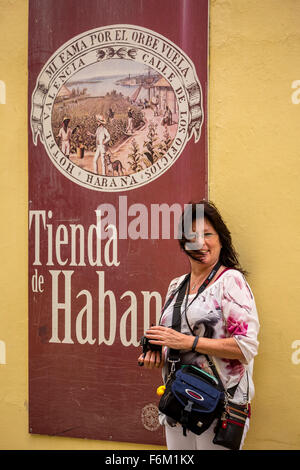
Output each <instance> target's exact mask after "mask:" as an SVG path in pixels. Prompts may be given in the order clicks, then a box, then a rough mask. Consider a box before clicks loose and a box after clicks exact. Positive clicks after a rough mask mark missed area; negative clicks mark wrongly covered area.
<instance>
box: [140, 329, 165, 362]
mask: <svg viewBox="0 0 300 470" xmlns="http://www.w3.org/2000/svg"><path fill="white" fill-rule="evenodd" d="M140 346H142V348H143V356H144V357H145V355H146V353H147V352H148V351H159V352H160V354H161V351H162V347H161V345H160V344H153V343H150V342H149V339H148V338H147V337H146V336H142V338H141V340H140ZM138 364H139V366H143V365H144V363H143V362H139V363H138Z"/></svg>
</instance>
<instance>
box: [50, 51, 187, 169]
mask: <svg viewBox="0 0 300 470" xmlns="http://www.w3.org/2000/svg"><path fill="white" fill-rule="evenodd" d="M177 126H178V104H177V101H176V97H175V93H174V91H173V89H172V87H171V86H170V84H169V83H168V81H167V80H166V79H165V78H164V77H163V76H161V75H160V74H159V73H157V72H156V71H155V70H154V69H151V68H150V67H146V66H145V65H143V64H139V63H136V62H134V61H130V60H126V59H111V60H107V61H105V62H102V63H101V64H100V63H97V64H94V65H92V66H89V67H86V68H85V69H82V70H81V71H80V72H77V73H76V74H75V75H73V76H72V77H71V79H70V80H69V81H67V82H66V83H65V84H64V85H63V86H62V87H61V89H60V91H59V93H58V95H57V97H56V100H55V102H54V107H53V112H52V129H53V134H54V136H55V139H56V142H57V145H58V146H59V147H60V148H61V150H62V152H63V153H64V154H65V155H66V156H67V157H68V158H69V159H70V160H71V161H72V162H73V163H74V164H75V165H77V166H79V167H81V168H83V169H85V170H87V171H90V172H92V173H95V174H99V175H106V176H123V175H130V174H133V173H136V172H138V171H141V170H144V169H146V168H147V167H150V166H151V165H153V164H154V163H155V162H156V161H158V160H159V159H160V158H162V157H163V155H164V154H165V153H166V152H167V150H168V149H169V148H170V146H171V145H172V141H173V139H174V137H175V135H176V132H177Z"/></svg>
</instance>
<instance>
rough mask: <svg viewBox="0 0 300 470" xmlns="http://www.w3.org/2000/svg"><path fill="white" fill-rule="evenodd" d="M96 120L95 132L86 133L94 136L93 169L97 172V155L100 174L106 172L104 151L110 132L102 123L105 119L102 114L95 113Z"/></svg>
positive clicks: (104, 122)
mask: <svg viewBox="0 0 300 470" xmlns="http://www.w3.org/2000/svg"><path fill="white" fill-rule="evenodd" d="M95 117H96V121H97V124H98V127H97V129H96V132H95V134H92V133H91V132H88V135H91V136H93V137H96V146H97V148H96V152H95V156H94V160H93V169H94V173H96V174H98V159H99V157H100V158H101V168H102V172H101V174H102V175H105V174H106V171H105V170H106V168H105V152H106V144H107V143H108V142H109V141H110V134H109V132H108V130H107V129H106V127H104V124H106V121H105V119H104V117H103V116H101V115H99V114H97V115H96V116H95Z"/></svg>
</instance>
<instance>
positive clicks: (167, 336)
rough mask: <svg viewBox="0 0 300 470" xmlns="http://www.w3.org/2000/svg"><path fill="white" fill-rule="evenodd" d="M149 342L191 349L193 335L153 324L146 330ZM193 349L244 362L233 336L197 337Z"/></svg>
mask: <svg viewBox="0 0 300 470" xmlns="http://www.w3.org/2000/svg"><path fill="white" fill-rule="evenodd" d="M146 337H147V338H148V339H149V341H150V343H153V344H154V343H155V344H159V345H161V346H168V347H169V348H172V349H183V350H191V349H192V346H193V343H194V340H195V336H192V335H185V334H183V333H179V332H178V331H176V330H173V329H172V328H166V327H164V326H153V327H151V328H149V330H147V331H146ZM195 351H197V352H198V353H200V354H207V355H209V356H216V357H222V358H224V359H237V360H239V361H240V362H243V363H244V362H246V360H245V357H244V355H243V353H242V351H241V349H240V347H239V345H238V344H237V342H236V340H235V339H234V338H218V339H214V338H203V337H199V339H198V342H197V345H196V348H195Z"/></svg>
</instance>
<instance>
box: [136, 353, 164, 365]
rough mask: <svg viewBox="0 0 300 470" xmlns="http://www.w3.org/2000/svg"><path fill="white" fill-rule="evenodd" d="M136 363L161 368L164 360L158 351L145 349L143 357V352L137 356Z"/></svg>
mask: <svg viewBox="0 0 300 470" xmlns="http://www.w3.org/2000/svg"><path fill="white" fill-rule="evenodd" d="M138 363H139V364H141V363H143V364H144V367H145V368H146V369H158V368H162V367H163V365H164V360H163V359H162V357H161V354H160V352H159V351H150V350H149V351H147V352H146V355H145V357H144V354H141V355H140V357H139V358H138Z"/></svg>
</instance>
